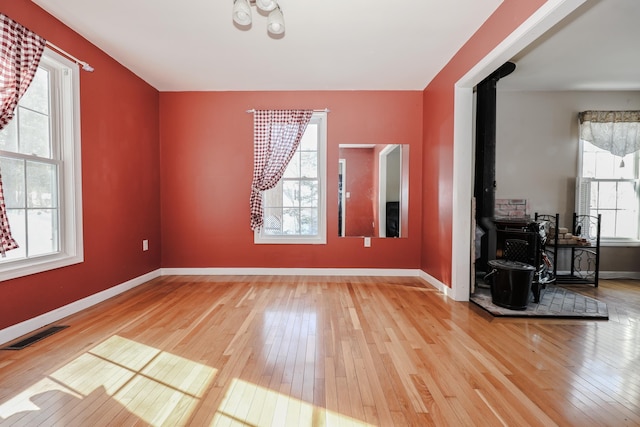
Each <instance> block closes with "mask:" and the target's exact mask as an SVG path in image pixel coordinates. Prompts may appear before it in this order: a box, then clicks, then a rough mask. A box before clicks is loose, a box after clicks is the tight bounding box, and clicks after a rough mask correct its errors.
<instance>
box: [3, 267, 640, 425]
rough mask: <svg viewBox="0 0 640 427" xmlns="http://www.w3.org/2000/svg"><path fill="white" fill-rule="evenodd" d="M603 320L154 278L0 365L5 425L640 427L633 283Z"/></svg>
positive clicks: (409, 284) (350, 281)
mask: <svg viewBox="0 0 640 427" xmlns="http://www.w3.org/2000/svg"><path fill="white" fill-rule="evenodd" d="M570 288H571V289H572V290H574V291H576V292H580V293H583V294H585V295H587V296H590V297H593V298H597V299H599V300H601V301H603V302H605V303H607V305H608V309H609V313H610V319H609V320H608V321H593V320H575V319H573V320H568V319H504V318H494V317H492V316H490V315H488V314H487V313H486V312H484V311H483V310H482V309H480V308H478V307H477V306H475V305H474V304H473V303H460V302H454V301H451V300H450V299H448V298H447V297H446V296H445V295H443V294H442V293H440V292H438V291H437V290H436V289H435V288H433V287H431V286H430V285H429V284H427V283H426V282H424V281H422V280H421V279H417V278H402V277H331V276H327V277H315V276H314V277H306V276H286V277H279V276H165V277H161V278H158V279H155V280H153V281H151V282H149V283H146V284H144V285H141V286H139V287H137V288H135V289H133V290H131V291H129V292H126V293H124V294H121V295H118V296H116V297H114V298H112V299H110V300H108V301H105V302H104V303H101V304H99V305H97V306H94V307H92V308H90V309H87V310H85V311H83V312H81V313H77V314H75V315H73V316H70V317H69V318H67V319H64V320H63V321H62V322H60V323H61V324H66V325H69V328H67V329H65V330H63V331H60V332H58V333H57V334H54V335H52V336H50V337H48V338H46V339H45V340H42V341H40V342H37V343H35V344H33V345H32V346H30V347H27V348H25V349H23V350H20V351H0V426H4V425H9V426H37V425H46V426H49V425H64V426H86V425H94V426H102V425H131V426H134V425H140V426H149V425H151V426H156V425H158V426H160V425H167V426H178V425H197V426H209V425H215V426H245V427H246V426H288V425H291V426H324V425H327V426H333V425H336V426H343V425H344V426H366V425H375V426H420V427H422V426H448V425H451V426H458V425H481V426H512V425H517V426H527V425H529V426H545V427H546V426H553V425H559V426H632V425H640V366H639V365H638V360H639V359H638V349H639V348H640V333H639V331H640V328H639V326H638V325H640V282H638V281H633V280H601V281H600V286H599V287H598V288H593V287H591V286H571V287H570Z"/></svg>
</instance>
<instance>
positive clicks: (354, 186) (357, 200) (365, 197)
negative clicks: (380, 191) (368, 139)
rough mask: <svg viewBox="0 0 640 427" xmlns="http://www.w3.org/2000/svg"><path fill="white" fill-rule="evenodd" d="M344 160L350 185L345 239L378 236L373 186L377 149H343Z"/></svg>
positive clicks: (348, 185) (347, 185) (346, 186)
mask: <svg viewBox="0 0 640 427" xmlns="http://www.w3.org/2000/svg"><path fill="white" fill-rule="evenodd" d="M340 158H341V159H345V161H346V165H347V166H346V171H347V173H346V177H347V182H346V185H345V187H344V189H343V191H346V192H348V193H349V197H347V198H346V203H345V205H346V210H345V212H346V215H345V216H346V220H345V235H347V236H375V234H374V229H373V222H374V216H373V212H374V198H375V195H376V193H375V192H374V186H373V170H374V163H373V162H374V157H373V148H341V149H340Z"/></svg>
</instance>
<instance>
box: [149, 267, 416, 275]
mask: <svg viewBox="0 0 640 427" xmlns="http://www.w3.org/2000/svg"><path fill="white" fill-rule="evenodd" d="M419 271H420V270H418V269H393V268H241V267H238V268H233V267H231V268H226V267H225V268H163V269H161V274H162V275H163V276H376V277H384V276H396V277H419Z"/></svg>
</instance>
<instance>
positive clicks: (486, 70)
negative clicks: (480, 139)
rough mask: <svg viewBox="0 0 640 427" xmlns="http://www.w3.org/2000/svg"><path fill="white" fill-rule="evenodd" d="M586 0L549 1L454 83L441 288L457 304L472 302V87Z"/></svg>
mask: <svg viewBox="0 0 640 427" xmlns="http://www.w3.org/2000/svg"><path fill="white" fill-rule="evenodd" d="M585 1H586V0H548V1H547V2H546V3H545V4H544V5H542V6H541V7H540V8H539V9H538V10H537V11H536V12H535V13H534V14H533V15H531V16H530V17H529V19H527V20H526V21H525V22H524V23H523V24H522V25H521V26H520V27H518V28H517V29H516V30H515V31H514V32H513V33H511V34H510V35H509V36H508V37H507V38H506V39H504V40H503V41H502V43H500V44H499V45H498V46H496V47H495V48H494V49H493V50H492V51H491V52H490V53H489V54H488V55H487V56H485V57H484V58H483V59H482V60H481V61H480V62H478V63H477V64H476V65H475V66H474V67H473V68H472V69H471V70H469V71H468V72H467V74H466V75H464V76H463V77H462V78H461V79H460V80H458V82H457V83H456V84H455V96H454V125H453V126H454V130H453V185H452V188H453V189H454V190H453V201H452V212H453V214H452V236H451V237H452V245H451V246H452V247H451V288H449V287H448V286H446V285H445V286H442V287H441V289H442V291H443V292H444V293H445V294H447V295H448V296H450V297H451V298H453V299H454V300H456V301H468V300H469V291H470V284H471V264H470V258H471V256H470V254H471V239H470V236H472V234H471V224H472V217H471V216H472V214H471V200H472V198H473V173H472V171H473V160H474V157H473V153H472V147H473V141H474V135H473V129H474V127H473V111H474V105H473V88H474V87H475V86H476V85H477V84H478V83H480V82H481V81H482V80H483V79H484V78H485V77H487V76H488V75H489V74H491V73H492V72H493V71H495V70H496V69H498V68H499V67H500V66H501V65H502V64H504V63H505V62H507V61H509V60H510V59H511V58H513V56H514V55H516V54H517V53H518V52H520V51H521V50H522V49H524V48H525V47H526V46H528V45H529V44H531V42H533V41H534V40H536V39H537V38H538V37H539V36H540V35H542V34H543V33H545V32H546V31H547V30H549V29H550V28H551V27H553V26H554V25H555V24H557V23H558V22H559V21H561V20H562V19H563V18H565V17H566V16H567V15H569V14H570V13H571V12H573V11H574V10H575V9H576V8H578V7H579V6H580V5H581V4H583V3H584V2H585ZM516 70H517V69H516Z"/></svg>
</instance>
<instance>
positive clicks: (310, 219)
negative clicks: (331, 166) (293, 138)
mask: <svg viewBox="0 0 640 427" xmlns="http://www.w3.org/2000/svg"><path fill="white" fill-rule="evenodd" d="M326 120H327V113H325V112H315V113H313V116H312V117H311V121H310V122H309V125H308V126H307V129H306V130H305V133H304V135H303V136H302V140H301V141H300V145H299V146H298V149H297V150H296V152H295V154H294V155H293V157H292V159H291V161H290V162H289V165H288V166H287V169H286V170H285V172H284V175H283V177H282V179H281V180H280V182H279V183H278V185H277V186H275V187H274V188H272V189H271V190H267V191H265V192H264V194H263V206H264V225H263V227H262V229H261V230H260V231H256V234H255V243H317V244H323V243H326V209H325V205H326V203H325V200H326V145H327V143H326V141H327V136H326V135H327V132H326Z"/></svg>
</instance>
